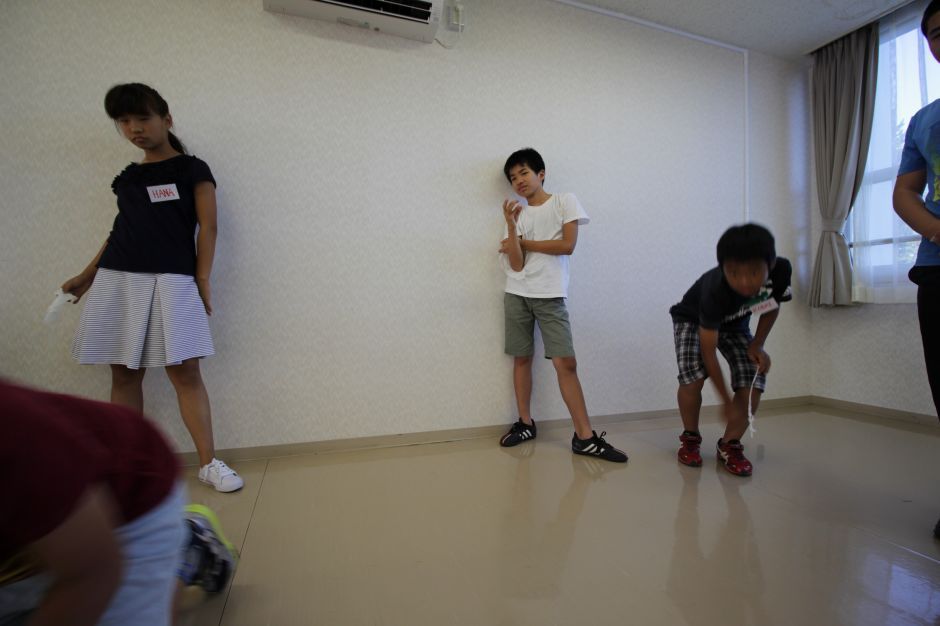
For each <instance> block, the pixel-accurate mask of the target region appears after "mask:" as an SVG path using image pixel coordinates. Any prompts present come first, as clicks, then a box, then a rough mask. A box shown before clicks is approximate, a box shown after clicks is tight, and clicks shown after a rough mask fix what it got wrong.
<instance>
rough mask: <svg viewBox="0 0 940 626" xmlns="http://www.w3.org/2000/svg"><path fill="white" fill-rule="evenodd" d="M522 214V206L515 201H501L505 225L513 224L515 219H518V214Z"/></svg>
mask: <svg viewBox="0 0 940 626" xmlns="http://www.w3.org/2000/svg"><path fill="white" fill-rule="evenodd" d="M521 212H522V205H521V204H520V203H519V202H517V201H515V200H504V201H503V217H505V218H506V223H507V224H515V223H516V219H517V218H518V217H519V213H521Z"/></svg>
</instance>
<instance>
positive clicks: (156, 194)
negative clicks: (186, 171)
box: [147, 183, 180, 202]
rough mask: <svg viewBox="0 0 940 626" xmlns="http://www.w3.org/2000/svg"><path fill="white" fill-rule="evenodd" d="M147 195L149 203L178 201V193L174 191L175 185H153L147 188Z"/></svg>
mask: <svg viewBox="0 0 940 626" xmlns="http://www.w3.org/2000/svg"><path fill="white" fill-rule="evenodd" d="M147 193H148V194H150V201H151V202H168V201H170V200H179V199H180V193H179V191H177V190H176V185H175V184H173V183H171V184H169V185H155V186H153V187H147Z"/></svg>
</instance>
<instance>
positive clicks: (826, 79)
mask: <svg viewBox="0 0 940 626" xmlns="http://www.w3.org/2000/svg"><path fill="white" fill-rule="evenodd" d="M813 57H814V67H813V86H812V91H813V123H814V128H815V131H814V132H815V136H814V144H815V153H816V187H817V191H818V195H819V211H820V213H821V215H822V234H821V236H820V238H819V249H818V250H817V252H816V263H815V266H814V268H813V282H812V284H811V285H810V300H809V302H810V306H814V307H819V306H839V305H849V304H852V264H851V261H850V260H849V248H848V245H847V244H846V242H845V237H843V235H842V227H843V225H844V224H845V220H846V218H848V216H849V211H851V210H852V204H853V203H854V202H855V194H857V193H858V188H859V186H860V185H861V183H862V177H863V176H864V175H865V160H866V159H867V158H868V141H869V139H870V138H871V122H872V112H873V109H874V108H875V79H876V77H877V75H878V25H877V24H871V25H869V26H866V27H864V28H861V29H859V30H857V31H855V32H854V33H852V34H850V35H846V36H845V37H843V38H842V39H839V40H838V41H835V42H833V43H831V44H829V45H828V46H826V47H825V48H821V49H819V50H817V51H816V52H815V53H814V54H813Z"/></svg>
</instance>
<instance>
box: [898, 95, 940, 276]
mask: <svg viewBox="0 0 940 626" xmlns="http://www.w3.org/2000/svg"><path fill="white" fill-rule="evenodd" d="M918 170H921V171H926V172H927V197H926V198H925V199H924V202H925V204H926V205H927V210H928V211H930V212H931V213H933V214H934V215H935V216H936V217H940V100H934V101H933V102H931V103H930V104H928V105H927V106H925V107H924V108H922V109H921V110H920V111H918V112H917V113H915V114H914V117H912V118H911V123H910V124H908V126H907V134H906V135H905V137H904V150H903V151H902V152H901V166H900V167H899V168H898V176H900V175H902V174H910V173H911V172H916V171H918ZM914 265H940V245H937V244H935V243H931V242H930V240H929V239H927V238H926V237H921V239H920V248H918V250H917V261H915V263H914Z"/></svg>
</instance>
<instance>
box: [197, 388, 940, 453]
mask: <svg viewBox="0 0 940 626" xmlns="http://www.w3.org/2000/svg"><path fill="white" fill-rule="evenodd" d="M814 406H817V407H823V408H829V409H836V410H840V411H848V412H855V413H862V414H864V415H870V416H877V417H884V418H888V419H895V420H900V421H904V422H909V423H910V422H913V423H915V424H920V425H926V426H935V427H936V426H937V418H936V417H935V416H932V415H924V414H921V413H911V412H908V411H897V410H894V409H885V408H882V407H877V406H872V405H868V404H859V403H856V402H846V401H844V400H835V399H833V398H825V397H822V396H792V397H789V398H770V399H767V400H762V401H761V406H760V411H761V414H763V415H766V414H767V413H779V412H786V411H787V410H792V409H793V408H794V407H806V408H809V409H811V408H812V407H814ZM720 408H721V407H720V406H719V405H709V406H703V407H702V419H706V420H710V419H717V418H718V417H720ZM663 418H674V419H676V420H678V419H679V416H678V411H677V410H676V409H662V410H655V411H637V412H633V413H614V414H611V415H596V416H592V417H591V422H592V423H593V424H594V425H595V426H603V425H607V424H621V423H625V422H640V421H652V420H661V419H663ZM677 424H678V422H677ZM538 426H539V429H540V430H557V429H562V428H565V429H570V428H571V421H570V420H568V419H557V420H543V421H539V423H538ZM505 431H506V425H505V424H499V425H496V426H477V427H473V428H455V429H451V430H435V431H426V432H419V433H403V434H397V435H376V436H372V437H352V438H349V439H331V440H328V441H312V442H305V443H286V444H275V445H270V446H252V447H248V448H230V449H227V450H219V451H218V454H219V456H220V457H221V458H224V459H225V460H226V461H229V462H232V463H234V462H238V461H253V460H258V459H275V458H281V457H288V456H300V455H309V454H325V453H330V452H348V451H351V450H371V449H378V448H400V447H405V446H419V445H426V444H432V443H446V442H451V441H466V440H469V439H497V438H499V437H500V436H501V435H502V434H503V433H504V432H505ZM179 458H180V462H181V463H182V464H183V465H185V466H195V465H198V463H199V457H198V456H197V455H196V453H195V452H184V453H181V454H180V455H179Z"/></svg>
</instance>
